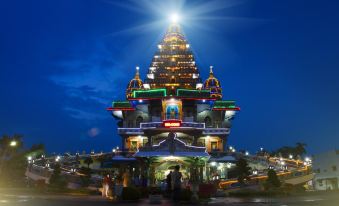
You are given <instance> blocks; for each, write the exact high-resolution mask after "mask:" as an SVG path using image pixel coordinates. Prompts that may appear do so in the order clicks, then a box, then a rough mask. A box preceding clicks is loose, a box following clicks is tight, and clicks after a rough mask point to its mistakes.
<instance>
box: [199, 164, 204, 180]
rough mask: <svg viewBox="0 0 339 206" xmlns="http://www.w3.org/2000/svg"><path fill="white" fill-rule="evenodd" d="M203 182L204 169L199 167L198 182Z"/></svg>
mask: <svg viewBox="0 0 339 206" xmlns="http://www.w3.org/2000/svg"><path fill="white" fill-rule="evenodd" d="M203 180H204V167H203V166H199V182H203Z"/></svg>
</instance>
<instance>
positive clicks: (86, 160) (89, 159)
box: [84, 156, 93, 168]
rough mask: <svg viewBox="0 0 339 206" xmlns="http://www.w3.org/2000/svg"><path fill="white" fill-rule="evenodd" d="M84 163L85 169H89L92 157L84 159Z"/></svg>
mask: <svg viewBox="0 0 339 206" xmlns="http://www.w3.org/2000/svg"><path fill="white" fill-rule="evenodd" d="M84 163H85V164H87V168H89V165H90V164H92V163H93V159H92V157H91V156H88V157H86V159H85V160H84Z"/></svg>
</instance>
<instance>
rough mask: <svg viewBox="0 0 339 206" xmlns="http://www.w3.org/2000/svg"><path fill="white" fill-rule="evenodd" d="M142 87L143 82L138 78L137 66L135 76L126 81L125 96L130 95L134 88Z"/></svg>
mask: <svg viewBox="0 0 339 206" xmlns="http://www.w3.org/2000/svg"><path fill="white" fill-rule="evenodd" d="M137 89H143V82H142V80H141V79H140V75H139V67H136V72H135V77H134V78H133V79H132V80H131V81H130V82H129V83H128V85H127V89H126V96H127V98H128V97H132V93H133V91H134V90H137Z"/></svg>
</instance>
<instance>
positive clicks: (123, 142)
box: [121, 136, 126, 151]
mask: <svg viewBox="0 0 339 206" xmlns="http://www.w3.org/2000/svg"><path fill="white" fill-rule="evenodd" d="M125 144H126V136H121V151H124V150H125Z"/></svg>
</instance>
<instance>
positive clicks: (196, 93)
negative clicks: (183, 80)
mask: <svg viewBox="0 0 339 206" xmlns="http://www.w3.org/2000/svg"><path fill="white" fill-rule="evenodd" d="M210 95H211V93H210V90H196V89H177V96H178V97H182V96H184V97H201V98H204V97H205V98H208V97H210Z"/></svg>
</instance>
